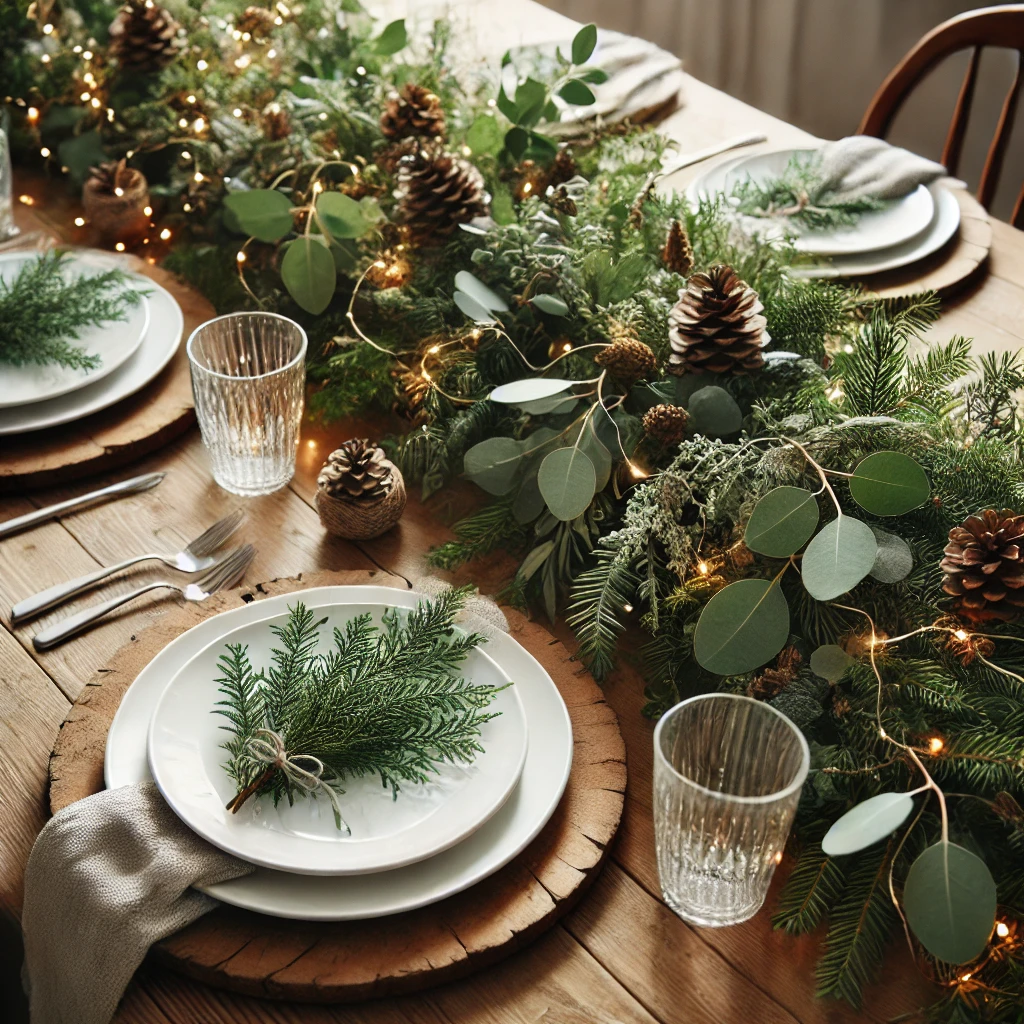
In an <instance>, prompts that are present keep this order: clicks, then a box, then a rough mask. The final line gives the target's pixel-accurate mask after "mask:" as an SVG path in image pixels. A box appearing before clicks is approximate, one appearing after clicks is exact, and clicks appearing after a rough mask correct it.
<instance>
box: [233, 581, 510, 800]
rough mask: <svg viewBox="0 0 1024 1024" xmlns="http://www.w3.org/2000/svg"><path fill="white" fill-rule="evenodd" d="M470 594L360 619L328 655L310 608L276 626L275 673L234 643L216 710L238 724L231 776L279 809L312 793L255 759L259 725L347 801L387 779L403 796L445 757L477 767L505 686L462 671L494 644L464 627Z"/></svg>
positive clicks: (452, 593) (299, 608)
mask: <svg viewBox="0 0 1024 1024" xmlns="http://www.w3.org/2000/svg"><path fill="white" fill-rule="evenodd" d="M465 595H466V592H465V591H458V590H449V591H446V592H445V593H444V594H442V595H441V596H440V597H438V598H437V599H436V600H434V601H429V602H422V603H421V604H420V605H419V606H418V607H417V608H416V609H415V610H414V611H411V612H408V613H405V612H401V611H397V610H390V611H387V612H385V614H384V619H383V625H382V627H377V626H375V625H374V624H373V622H372V616H371V615H370V614H369V613H367V614H365V615H359V616H357V617H355V618H353V619H351V620H350V621H349V622H347V623H346V624H345V627H344V628H343V629H342V628H337V627H336V628H335V629H334V642H333V644H332V645H331V646H330V647H329V648H328V649H326V650H320V635H319V630H320V627H321V626H322V625H323V624H324V623H325V622H326V621H327V620H326V619H317V617H316V615H315V614H314V613H313V612H312V611H311V610H310V609H308V608H306V607H305V605H303V604H302V603H301V602H299V603H298V604H296V605H295V606H294V607H293V608H291V609H290V613H291V614H290V616H289V618H288V621H287V622H286V623H285V625H284V626H280V627H279V626H271V627H270V628H271V630H272V632H273V633H274V635H275V636H276V637H277V639H278V641H279V643H280V646H279V647H277V648H275V649H274V652H273V658H272V661H271V664H270V665H269V666H267V667H266V668H265V669H259V670H257V669H254V668H253V666H252V664H251V662H250V660H249V655H248V652H247V649H246V648H245V647H243V646H241V645H239V644H230V645H228V648H227V652H226V654H225V655H224V656H223V657H222V658H221V661H220V668H221V671H222V673H223V675H222V676H221V678H219V679H218V680H217V683H218V685H219V688H220V692H221V694H222V695H223V698H224V699H223V700H221V701H220V702H219V704H220V709H219V710H218V711H217V712H216V713H217V714H220V715H224V716H225V717H226V718H227V719H228V721H229V723H230V724H229V725H228V726H225V728H226V729H227V730H228V732H229V733H230V738H229V739H228V740H227V742H226V743H225V744H224V748H225V750H226V751H227V753H228V756H229V759H228V761H227V762H226V763H225V769H226V770H227V772H228V774H229V775H230V776H231V778H232V779H233V780H234V781H235V783H236V784H237V786H238V789H239V791H240V792H241V791H244V790H245V789H246V788H247V787H251V786H255V788H253V789H252V791H251V794H250V795H259V794H262V793H267V794H269V795H271V796H272V797H273V799H274V802H275V803H277V801H278V800H280V799H281V798H282V797H284V798H286V799H287V800H288V801H289V802H292V801H293V799H294V797H295V796H296V795H297V794H298V795H303V794H306V793H307V791H306V790H304V789H303V788H302V787H297V786H295V785H293V784H291V783H290V782H289V779H288V777H287V776H286V775H285V774H284V773H283V772H282V771H280V770H273V769H270V770H269V771H268V766H267V764H266V762H265V761H261V760H260V759H259V758H258V757H255V756H254V755H253V751H252V747H251V743H252V741H253V739H254V738H257V737H258V736H259V735H260V730H272V731H273V732H275V733H277V734H278V735H279V736H280V737H281V740H282V741H283V743H284V746H285V750H286V751H287V753H288V756H290V757H293V758H302V757H303V756H304V757H305V758H310V757H314V758H318V759H319V760H320V761H321V762H322V764H323V765H324V767H325V775H324V778H325V781H327V782H328V784H329V785H331V786H332V787H333V788H335V790H336V792H337V793H338V794H342V793H343V792H344V790H343V789H341V786H342V784H343V783H344V781H345V780H346V779H351V778H359V777H361V776H364V775H379V776H380V780H381V784H382V785H384V786H387V787H390V788H391V790H392V791H393V793H394V794H395V796H396V797H397V796H398V792H399V789H400V788H401V786H402V785H403V784H408V783H419V782H426V781H427V780H428V779H429V778H430V776H431V775H432V774H434V773H436V771H437V767H438V765H440V764H441V763H443V762H468V761H472V760H473V759H474V757H475V756H476V755H477V753H479V752H480V751H481V750H482V749H483V748H482V747H481V746H480V727H481V726H482V725H483V724H484V722H487V721H489V720H490V719H491V718H493V717H495V716H494V714H493V713H491V712H488V711H487V710H486V708H487V706H488V705H489V704H490V703H491V702H492V701H493V700H494V697H495V695H496V694H497V692H498V690H497V689H496V688H495V687H493V686H489V685H482V684H475V683H473V682H472V681H470V680H467V679H465V678H462V677H461V676H459V675H458V674H457V670H458V668H459V666H460V665H461V663H462V662H463V661H464V660H465V658H466V656H467V655H468V654H469V653H470V651H472V650H473V649H474V648H475V647H477V646H478V645H479V644H481V643H483V642H484V637H482V636H480V635H479V634H476V633H469V634H466V633H461V632H458V631H456V630H455V629H453V620H454V618H455V615H456V613H457V612H458V611H459V609H460V608H461V607H462V604H463V601H464V599H465ZM300 763H302V762H301V761H300ZM304 766H305V764H304ZM307 795H308V794H307Z"/></svg>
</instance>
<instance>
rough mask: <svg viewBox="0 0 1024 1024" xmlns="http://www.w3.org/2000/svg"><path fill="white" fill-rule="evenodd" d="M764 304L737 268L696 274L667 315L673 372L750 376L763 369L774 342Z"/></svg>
mask: <svg viewBox="0 0 1024 1024" xmlns="http://www.w3.org/2000/svg"><path fill="white" fill-rule="evenodd" d="M763 309H764V306H762V305H761V300H760V299H759V298H758V297H757V292H755V291H754V289H753V288H751V287H750V286H749V285H748V284H746V282H744V281H741V280H740V279H739V276H738V275H737V274H736V271H735V270H733V269H732V267H726V266H721V265H719V266H716V267H712V268H711V269H710V270H709V271H708V272H707V273H706V274H693V275H692V276H691V277H690V280H689V282H688V283H687V286H686V287H685V288H681V289H680V290H679V301H678V302H677V303H676V304H675V305H674V306H673V307H672V310H671V312H670V313H669V317H668V326H669V330H668V337H669V341H670V343H671V345H672V355H671V356H670V358H669V367H668V369H669V372H670V373H675V374H678V375H681V374H684V373H709V372H710V373H732V374H735V375H737V376H745V375H747V374H749V373H752V372H754V371H756V370H760V369H761V367H762V366H764V355H763V354H762V352H761V350H762V349H763V348H764V347H765V346H766V345H767V344H768V343H769V342H770V341H771V337H770V336H769V334H768V332H767V331H766V330H765V324H766V320H765V318H764V315H763V313H762V310H763Z"/></svg>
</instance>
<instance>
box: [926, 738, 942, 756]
mask: <svg viewBox="0 0 1024 1024" xmlns="http://www.w3.org/2000/svg"><path fill="white" fill-rule="evenodd" d="M945 745H946V744H945V742H944V741H943V740H942V739H941V738H940V737H939V736H933V737H932V738H931V739H930V740H929V741H928V749H929V750H930V751H931V752H932V753H933V754H937V753H938V752H939V751H940V750H941V749H942V748H943V747H944V746H945Z"/></svg>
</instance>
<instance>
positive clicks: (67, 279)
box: [0, 252, 144, 370]
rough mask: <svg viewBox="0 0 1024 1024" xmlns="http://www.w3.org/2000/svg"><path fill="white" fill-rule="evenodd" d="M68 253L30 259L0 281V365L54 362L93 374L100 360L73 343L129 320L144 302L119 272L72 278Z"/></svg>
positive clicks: (140, 292)
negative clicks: (86, 333)
mask: <svg viewBox="0 0 1024 1024" xmlns="http://www.w3.org/2000/svg"><path fill="white" fill-rule="evenodd" d="M67 263H68V259H67V257H66V256H65V255H61V254H60V253H56V252H51V253H46V254H44V255H42V256H40V257H39V258H38V259H35V260H30V261H29V262H28V263H26V264H25V266H24V267H22V268H21V270H19V271H18V273H17V274H16V275H15V276H14V278H13V280H10V281H3V282H0V324H2V325H3V329H2V330H0V363H7V364H9V365H11V366H27V365H30V364H37V365H47V364H50V363H55V364H57V365H58V366H63V367H66V368H67V369H71V370H95V369H96V368H97V367H98V366H99V365H100V357H99V356H97V355H95V354H92V353H89V352H87V351H86V350H85V349H84V348H83V347H82V346H81V345H76V344H75V341H76V339H77V338H78V336H79V334H80V333H81V332H82V331H83V330H84V329H85V328H87V327H98V326H100V325H101V324H105V323H110V322H112V321H117V320H126V319H127V318H128V310H129V309H131V308H132V307H133V306H137V305H138V304H139V302H140V301H141V300H142V296H143V294H144V293H143V292H142V291H140V290H139V289H137V288H132V287H130V286H129V284H128V279H127V278H126V277H125V275H124V274H122V273H121V272H120V271H119V270H108V271H105V272H103V273H102V274H94V275H87V274H82V275H75V274H71V275H69V274H68V268H67Z"/></svg>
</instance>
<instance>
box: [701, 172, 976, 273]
mask: <svg viewBox="0 0 1024 1024" xmlns="http://www.w3.org/2000/svg"><path fill="white" fill-rule="evenodd" d="M740 159H742V158H734V159H732V160H727V161H725V162H723V163H721V164H718V165H717V166H715V167H713V168H711V169H710V170H708V171H705V172H704V174H702V175H701V176H700V177H699V178H697V179H696V180H695V181H693V182H691V183H690V185H689V186H688V188H687V190H686V195H687V198H688V199H689V200H690V202H691V204H693V205H694V206H696V205H697V204H698V202H699V201H700V199H701V198H702V197H712V196H714V195H715V194H717V193H720V192H721V190H722V182H723V181H724V177H725V174H726V173H727V172H728V171H729V169H730V168H731V167H732V166H733V165H734V164H736V163H738V162H739V160H740ZM928 191H929V192H930V193H931V196H932V199H933V200H934V203H935V213H934V215H933V217H932V220H931V222H930V223H929V224H928V226H927V227H926V228H925V229H924V230H923V231H922V232H921V233H920V234H918V235H915V236H914V237H913V238H911V239H909V240H908V241H906V242H902V243H901V244H899V245H894V246H891V247H889V248H888V249H880V250H877V251H873V252H866V253H861V254H860V255H850V256H835V257H833V258H831V259H827V258H823V259H821V260H819V261H817V262H815V263H809V264H805V265H800V266H795V267H788V268H787V269H786V273H787V274H789V275H790V276H791V277H796V278H840V277H865V276H868V275H870V274H880V273H882V272H883V271H886V270H898V269H899V268H900V267H906V266H910V265H911V264H912V263H916V262H917V261H918V260H923V259H925V258H926V257H927V256H931V255H932V254H933V253H936V252H938V250H939V249H941V248H942V247H943V246H944V245H945V244H946V243H947V242H948V241H949V240H950V239H951V238H952V237H953V236H954V235H955V234H956V232H957V229H958V228H959V227H960V204H959V203H958V202H957V200H956V196H955V195H954V194H953V191H952V188H951V187H950V185H949V184H948V183H947V182H944V181H943V180H942V179H940V180H939V181H935V182H932V184H931V185H929V186H928Z"/></svg>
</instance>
